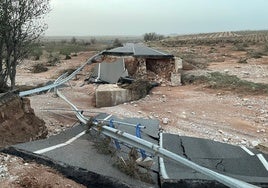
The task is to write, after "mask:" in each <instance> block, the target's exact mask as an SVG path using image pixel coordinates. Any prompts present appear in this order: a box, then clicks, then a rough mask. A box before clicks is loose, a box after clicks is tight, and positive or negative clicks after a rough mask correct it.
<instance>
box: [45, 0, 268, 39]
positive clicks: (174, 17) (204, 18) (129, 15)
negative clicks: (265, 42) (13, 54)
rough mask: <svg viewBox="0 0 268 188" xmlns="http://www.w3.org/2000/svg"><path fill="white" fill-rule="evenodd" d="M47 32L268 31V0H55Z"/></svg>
mask: <svg viewBox="0 0 268 188" xmlns="http://www.w3.org/2000/svg"><path fill="white" fill-rule="evenodd" d="M51 8H52V10H51V12H50V13H49V14H48V16H47V18H46V23H47V24H48V30H47V31H46V35H48V36H94V35H142V34H144V33H146V32H156V33H160V34H173V33H176V34H187V33H204V32H220V31H237V30H262V29H268V11H267V8H268V0H51Z"/></svg>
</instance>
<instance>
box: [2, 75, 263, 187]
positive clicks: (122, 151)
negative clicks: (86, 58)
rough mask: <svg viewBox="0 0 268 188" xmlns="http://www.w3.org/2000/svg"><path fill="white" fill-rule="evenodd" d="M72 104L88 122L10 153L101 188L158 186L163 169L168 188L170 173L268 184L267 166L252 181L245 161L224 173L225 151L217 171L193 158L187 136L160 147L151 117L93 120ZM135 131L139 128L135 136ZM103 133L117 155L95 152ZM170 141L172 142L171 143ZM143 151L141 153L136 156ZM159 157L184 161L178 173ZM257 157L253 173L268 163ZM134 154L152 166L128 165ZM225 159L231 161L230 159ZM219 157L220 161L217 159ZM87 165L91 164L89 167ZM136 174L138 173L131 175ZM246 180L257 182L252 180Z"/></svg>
mask: <svg viewBox="0 0 268 188" xmlns="http://www.w3.org/2000/svg"><path fill="white" fill-rule="evenodd" d="M62 80H64V81H65V80H67V79H65V78H63V79H62ZM62 80H61V79H59V80H58V81H57V82H56V83H54V85H52V86H51V88H53V87H55V86H58V85H60V83H61V82H62ZM51 88H49V89H51ZM38 91H39V90H38ZM38 91H35V92H38ZM57 93H58V95H59V96H61V98H63V99H64V100H65V101H66V102H67V101H68V100H67V99H66V98H64V96H63V95H61V94H60V93H59V92H57ZM21 96H22V95H21ZM68 103H69V104H70V105H71V106H72V108H73V109H74V110H75V111H76V115H77V118H78V119H79V121H80V122H81V123H82V124H84V125H77V126H75V127H74V128H72V129H70V130H68V131H66V132H63V133H62V134H60V135H57V136H54V137H50V138H48V139H45V140H39V141H35V142H29V143H24V144H19V145H15V146H12V147H10V148H7V149H5V151H6V152H8V153H13V154H17V155H20V156H23V157H28V158H35V159H36V160H37V161H38V160H39V161H40V162H42V161H43V162H44V163H46V164H47V165H51V164H52V166H53V165H54V167H55V168H57V169H59V170H61V171H62V172H63V173H64V174H66V175H67V176H68V177H71V178H73V179H75V180H76V181H78V182H80V183H83V184H85V185H87V186H90V185H91V186H96V187H101V186H110V187H135V186H137V187H148V185H149V187H158V186H159V184H158V178H157V177H158V174H159V171H161V172H165V175H163V174H164V173H162V176H163V178H161V185H162V186H163V187H164V186H165V185H167V184H166V183H170V182H169V181H168V180H167V179H169V177H171V178H170V179H171V180H177V183H181V182H187V184H181V185H185V187H200V186H204V187H206V186H208V185H209V186H211V187H219V186H222V187H224V185H225V186H229V187H256V186H254V185H252V184H255V185H260V186H265V185H267V182H268V180H267V178H265V177H267V172H266V171H265V170H263V169H262V171H261V173H257V174H256V177H255V179H254V178H253V180H252V179H250V178H247V177H250V176H252V174H250V173H249V174H246V172H244V171H241V170H240V166H241V165H244V164H239V165H237V167H238V168H228V173H226V175H225V170H226V169H225V166H228V164H225V162H226V161H228V158H227V157H225V156H224V155H223V157H222V159H221V160H220V161H217V164H216V166H217V168H216V169H215V168H212V167H211V166H212V165H209V164H210V163H208V164H206V163H200V164H199V163H198V160H197V161H195V160H193V158H195V157H193V156H191V155H190V154H189V153H188V152H189V151H190V149H189V148H194V146H195V142H192V143H191V142H190V143H191V144H192V145H193V146H192V145H191V144H190V145H189V147H186V144H185V142H183V141H182V139H179V140H176V139H173V136H172V135H170V137H171V142H169V141H168V140H165V139H164V140H163V141H161V139H160V141H161V142H162V146H163V147H162V146H161V145H160V146H159V145H158V142H159V140H158V136H157V135H158V124H156V123H155V122H154V123H152V122H150V120H144V121H145V122H146V121H148V122H149V123H148V125H142V124H141V123H139V122H138V121H137V120H135V122H125V121H124V120H116V121H114V122H113V121H111V120H112V119H110V118H111V117H112V116H110V115H107V116H106V115H105V117H98V116H97V117H95V120H94V121H93V119H91V118H86V117H84V116H83V115H82V113H81V112H80V111H79V110H78V109H77V108H76V107H75V106H74V105H72V104H71V103H70V102H68ZM100 116H102V115H100ZM114 118H115V119H116V117H114ZM115 122H120V123H119V124H128V125H129V124H132V125H134V129H133V126H132V127H131V126H130V127H131V128H132V129H130V131H129V128H128V130H123V129H122V127H121V128H120V127H119V126H120V125H117V126H118V127H116V128H117V129H115V128H114V125H113V123H115ZM85 124H87V125H90V129H89V130H88V128H87V127H86V126H85ZM143 124H146V123H143ZM140 126H144V127H146V129H145V130H147V128H148V127H154V126H155V128H153V130H151V131H149V132H147V133H146V131H145V130H142V131H141V130H140V129H138V128H139V127H140ZM135 128H136V129H135ZM121 129H122V130H121ZM155 130H156V131H155ZM91 131H93V132H91ZM133 132H135V134H134V133H133ZM141 132H142V134H141V135H142V136H143V137H144V138H145V139H141V138H140V137H142V136H141V135H140V133H141ZM150 132H154V134H153V135H152V134H151V133H150ZM86 133H91V134H86ZM98 133H103V134H104V135H106V136H108V139H107V137H105V136H103V144H102V145H98V146H97V148H98V147H99V148H103V147H104V148H106V149H107V147H108V153H109V154H112V155H111V156H107V155H102V157H101V156H100V155H98V154H97V153H96V148H95V147H93V146H94V145H96V144H95V142H94V139H93V138H97V139H98V137H102V136H100V135H99V134H98ZM137 133H138V134H137ZM146 135H147V136H146ZM92 136H93V137H92ZM167 137H169V136H167ZM111 138H112V139H111ZM146 139H147V140H146ZM189 139H192V138H189ZM106 141H107V142H106ZM97 142H99V141H97ZM209 142H212V141H209ZM116 143H117V144H116ZM166 143H169V144H167V145H166ZM176 143H177V144H176ZM114 145H115V146H116V147H115V151H116V152H114V150H113V149H111V148H114ZM175 145H178V146H179V148H181V149H180V150H179V152H177V151H176V150H174V151H172V148H170V149H168V146H175ZM212 145H213V144H212ZM109 146H111V147H109ZM225 146H226V144H222V145H221V146H220V147H221V148H222V149H221V150H222V151H224V150H225ZM133 148H134V149H133ZM198 148H202V150H203V151H207V150H214V149H215V148H214V149H213V147H212V148H211V146H210V145H209V144H204V145H202V146H198ZM238 148H239V147H238ZM241 150H242V152H246V150H245V149H243V148H239V149H238V150H237V151H235V150H234V151H233V152H234V153H235V152H238V153H239V152H241ZM132 151H134V152H132ZM248 151H250V150H248ZM138 152H139V153H140V154H137V153H138ZM251 152H252V151H251ZM115 153H116V160H115V162H114V161H112V160H113V157H114V154H115ZM118 153H119V154H118ZM197 153H199V152H197ZM252 153H253V152H252ZM208 155H209V156H206V157H207V158H210V157H211V156H210V154H209V153H208ZM234 155H235V154H234ZM157 156H160V157H162V158H164V160H162V162H161V164H162V166H163V164H164V166H167V167H168V166H169V163H168V162H167V161H168V160H172V161H173V162H174V161H175V163H176V164H179V167H177V168H175V171H174V168H173V169H172V168H171V169H170V168H166V167H165V169H163V168H160V170H159V169H158V164H159V162H158V157H157ZM238 156H240V155H238ZM256 156H257V157H258V159H259V160H252V161H253V163H252V165H251V166H250V167H251V168H253V167H254V166H255V167H256V168H255V169H248V171H249V172H251V171H252V170H253V171H258V167H260V166H261V165H262V166H264V168H265V169H266V167H267V161H266V159H267V157H266V156H265V155H264V154H261V153H258V154H257V155H256ZM134 157H135V159H136V160H134V161H137V160H138V159H140V158H142V162H144V161H145V159H147V158H151V159H152V160H151V161H150V160H148V162H149V164H150V165H147V166H146V165H145V167H143V168H140V167H139V166H138V167H137V166H135V165H134V166H133V163H132V166H129V165H128V164H129V161H130V160H129V159H134ZM202 157H203V156H202ZM101 158H104V159H102V160H100V161H99V163H100V166H98V165H97V161H98V160H99V159H101ZM225 158H227V159H226V160H225ZM202 159H203V158H202ZM217 160H219V159H218V158H217ZM81 162H83V163H81ZM145 162H146V161H145ZM86 164H88V166H87V165H86ZM115 164H116V165H115ZM141 164H142V163H140V165H141ZM180 165H181V166H183V167H187V168H189V169H190V170H189V173H190V174H191V175H192V176H188V175H187V176H184V177H183V176H177V175H178V174H180V172H181V169H183V167H180ZM114 166H118V167H119V168H115V167H114ZM143 166H144V163H143ZM160 166H161V165H160ZM172 166H173V165H172ZM214 166H215V165H214ZM126 167H127V169H124V172H125V173H122V172H121V171H120V169H121V170H122V168H126ZM220 167H221V168H220ZM133 168H134V171H131V173H126V172H129V170H130V169H133ZM137 169H138V170H137ZM140 169H142V170H140ZM245 171H246V170H245ZM239 172H242V174H239ZM197 173H200V176H196V174H197ZM133 174H134V176H131V175H133ZM174 174H175V175H174ZM237 174H238V175H237ZM173 175H174V176H173ZM134 177H135V178H134ZM144 177H145V178H144ZM241 177H243V178H241ZM203 179H205V181H203ZM238 179H240V180H238ZM241 180H243V181H241ZM174 182H175V184H174ZM246 182H249V183H252V184H248V183H246ZM172 183H173V184H172V185H174V186H177V185H178V184H176V181H173V182H172ZM169 185H171V184H169Z"/></svg>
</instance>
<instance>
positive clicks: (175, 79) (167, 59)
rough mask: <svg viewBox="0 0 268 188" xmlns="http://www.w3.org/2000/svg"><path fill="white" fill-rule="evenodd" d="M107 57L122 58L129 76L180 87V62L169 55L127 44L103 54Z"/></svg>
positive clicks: (138, 45) (142, 46)
mask: <svg viewBox="0 0 268 188" xmlns="http://www.w3.org/2000/svg"><path fill="white" fill-rule="evenodd" d="M103 55H105V56H109V57H118V56H120V57H123V58H124V59H125V61H124V62H125V64H126V68H127V70H128V72H129V74H130V75H131V76H133V77H136V78H146V79H151V80H154V81H161V80H167V81H170V82H171V85H172V86H179V85H181V69H182V60H181V59H180V58H177V57H174V56H173V55H171V54H167V53H165V52H161V51H159V50H156V49H153V48H149V47H147V46H145V45H143V44H141V43H138V44H134V43H127V44H125V45H124V46H123V47H118V48H114V49H111V50H108V51H105V52H104V53H103Z"/></svg>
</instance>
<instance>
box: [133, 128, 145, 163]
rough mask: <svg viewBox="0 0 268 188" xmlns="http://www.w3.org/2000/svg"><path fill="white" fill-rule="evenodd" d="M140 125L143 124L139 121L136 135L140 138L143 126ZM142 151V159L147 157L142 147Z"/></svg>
mask: <svg viewBox="0 0 268 188" xmlns="http://www.w3.org/2000/svg"><path fill="white" fill-rule="evenodd" d="M140 126H141V124H139V123H138V124H137V125H136V136H137V137H138V138H141V127H140ZM140 152H141V157H142V159H145V158H146V157H147V155H146V154H145V151H144V150H143V149H140Z"/></svg>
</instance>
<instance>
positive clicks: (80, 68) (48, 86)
mask: <svg viewBox="0 0 268 188" xmlns="http://www.w3.org/2000/svg"><path fill="white" fill-rule="evenodd" d="M103 52H104V51H101V52H100V53H98V54H96V55H94V56H92V57H91V58H90V59H88V61H87V62H86V63H85V64H83V65H82V66H81V67H79V68H78V69H76V70H75V71H74V72H73V73H72V74H70V75H69V76H67V77H66V78H64V79H60V80H58V82H56V83H55V82H54V83H53V84H50V85H47V86H44V87H40V88H35V89H32V90H28V91H22V92H20V93H19V96H20V97H24V96H27V95H31V94H34V93H39V92H42V91H47V90H50V89H52V88H55V87H58V86H60V85H62V84H64V83H65V82H67V81H69V80H71V79H72V78H74V77H75V75H76V74H77V73H78V72H79V71H81V70H82V69H83V68H84V67H85V66H86V65H87V64H91V63H92V60H93V59H94V58H96V57H98V56H99V55H101V54H102V53H103Z"/></svg>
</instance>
